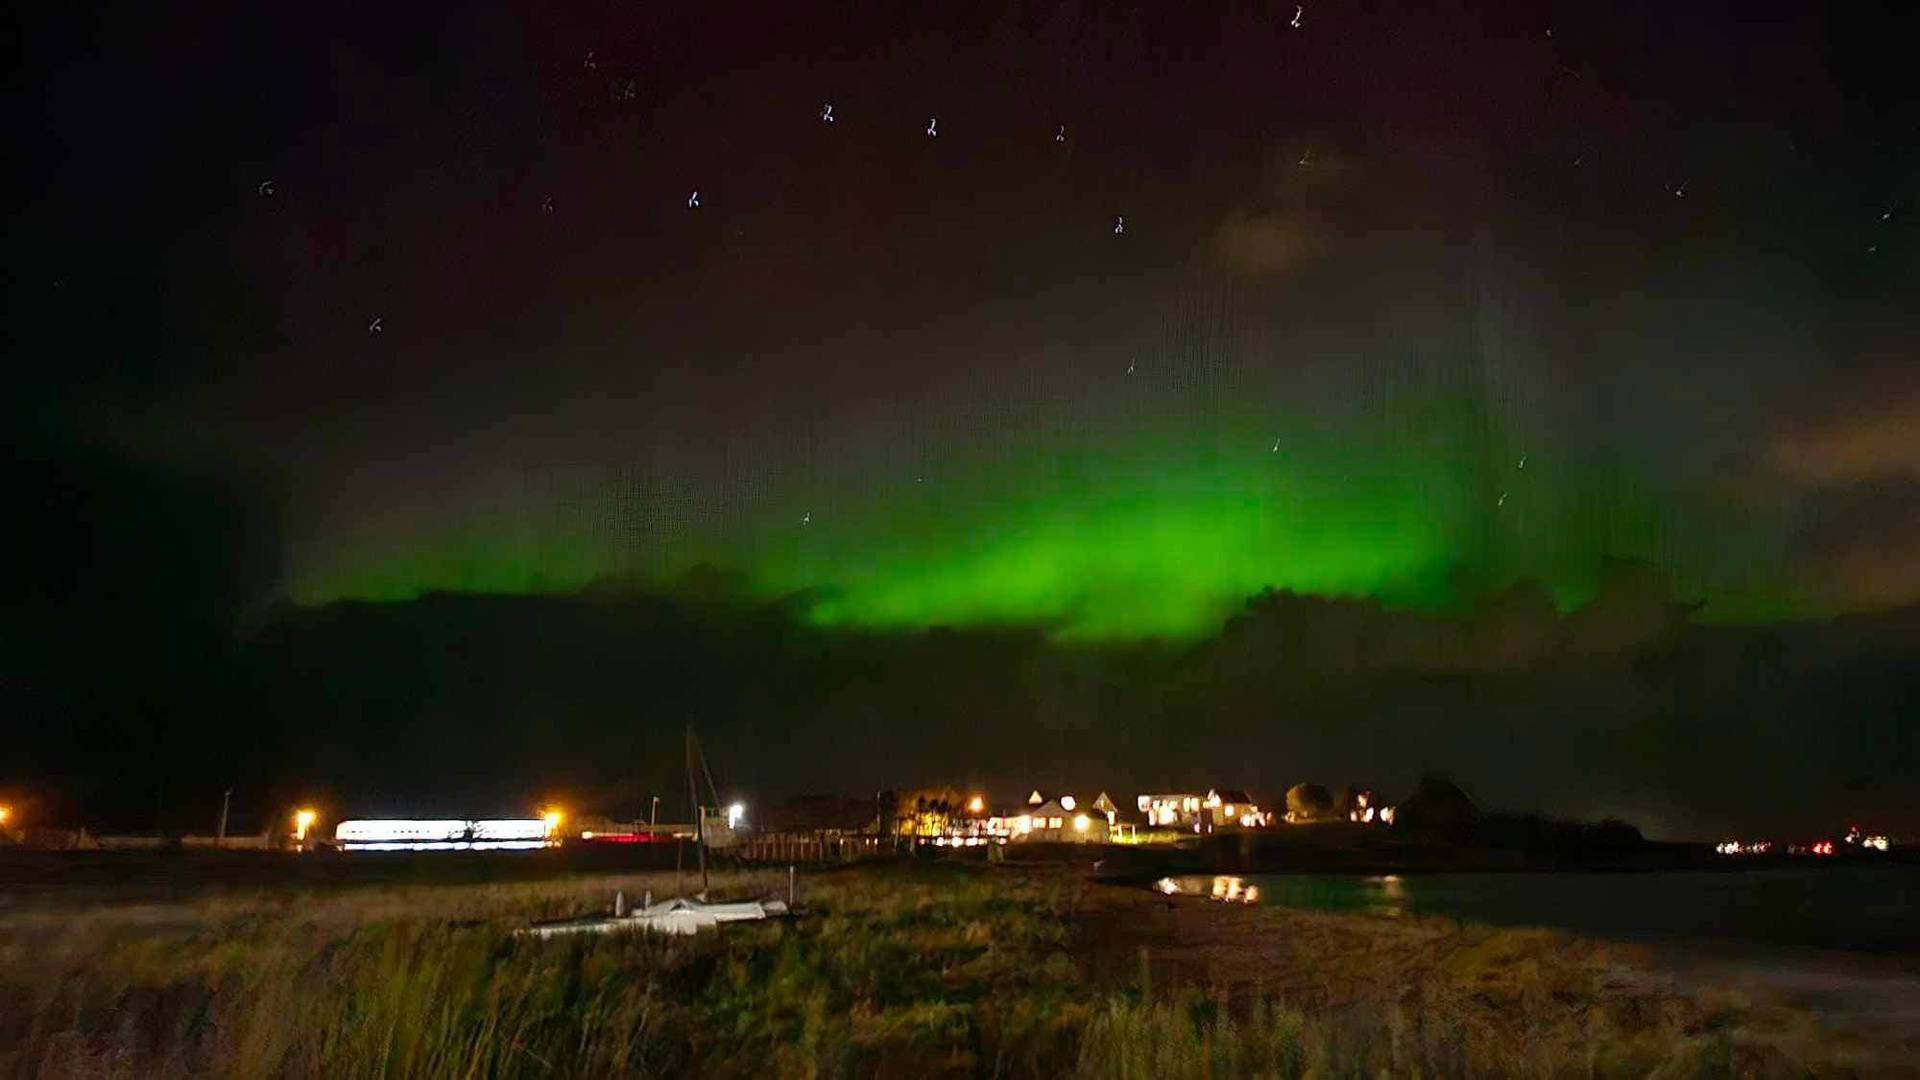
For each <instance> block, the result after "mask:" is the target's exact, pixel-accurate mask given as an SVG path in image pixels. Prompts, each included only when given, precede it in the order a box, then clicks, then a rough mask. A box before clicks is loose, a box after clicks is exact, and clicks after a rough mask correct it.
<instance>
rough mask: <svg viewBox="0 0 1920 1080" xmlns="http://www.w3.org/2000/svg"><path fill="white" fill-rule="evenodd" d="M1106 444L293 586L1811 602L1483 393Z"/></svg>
mask: <svg viewBox="0 0 1920 1080" xmlns="http://www.w3.org/2000/svg"><path fill="white" fill-rule="evenodd" d="M1136 427H1137V425H1136ZM1098 441H1099V443H1101V444H1102V445H1079V446H1068V447H1064V448H1061V447H1051V448H1050V447H1047V446H1044V445H1042V444H1041V441H1040V440H1037V439H1035V440H1029V441H1028V442H1027V443H1026V444H1024V445H1022V446H1019V447H1015V448H1007V449H1005V450H1004V451H1003V452H1002V453H999V454H997V455H995V456H994V457H993V458H992V459H991V460H976V461H973V462H971V463H968V464H965V465H962V466H958V467H955V468H953V469H951V470H950V471H949V472H947V473H945V474H936V475H931V476H924V477H916V476H914V475H911V474H910V471H908V470H904V469H902V468H901V467H899V466H897V465H893V464H889V465H887V466H884V467H879V468H875V469H872V470H869V472H868V474H867V475H865V476H863V477H861V478H860V482H859V483H852V482H848V483H846V484H844V485H843V486H842V487H840V488H838V489H835V492H834V493H833V494H832V496H831V497H830V498H826V499H821V500H816V501H813V502H811V503H809V501H808V500H805V499H802V498H800V497H799V496H798V494H797V493H795V492H790V491H779V490H774V491H771V492H768V493H765V494H762V495H761V496H760V497H759V498H757V499H756V500H755V501H754V502H753V504H752V505H751V506H749V507H747V508H746V509H745V511H743V513H742V514H740V515H735V516H733V517H731V518H729V520H728V521H727V523H726V524H725V525H712V524H707V525H703V524H701V523H700V522H698V521H696V522H693V523H691V524H688V525H686V526H684V527H680V528H677V529H675V530H671V531H668V532H665V533H662V532H660V531H658V530H656V531H655V532H653V533H651V534H649V535H651V536H652V537H654V539H653V540H652V542H649V543H640V542H637V541H635V540H633V539H631V538H630V536H628V538H625V539H623V538H622V537H623V536H627V535H628V534H626V533H623V531H622V530H621V529H619V528H610V527H608V524H607V522H605V521H604V520H601V518H602V517H604V515H595V514H592V513H588V514H584V515H582V514H578V513H575V514H571V515H555V514H553V513H551V512H535V513H533V514H526V513H521V514H519V515H514V514H508V513H506V512H503V511H498V510H495V511H493V512H491V513H481V514H467V515H464V516H461V515H449V520H457V521H460V522H461V524H460V525H459V526H457V527H446V526H444V525H442V526H440V527H437V528H435V527H427V528H421V527H418V526H416V527H413V528H410V529H408V530H406V534H407V535H406V536H405V537H404V538H403V539H400V540H393V539H385V540H383V541H382V542H380V543H377V544H376V543H372V542H365V541H363V542H360V543H345V544H341V545H339V546H337V547H335V548H333V549H331V550H330V553H329V554H330V557H329V558H326V559H314V560H312V563H313V565H311V566H296V567H295V570H296V573H295V576H294V580H293V584H294V588H293V590H292V592H293V597H294V599H295V600H296V601H298V602H302V603H309V604H313V603H325V602H328V601H331V600H336V599H362V600H375V601H389V600H404V599H408V598H412V597H415V596H418V595H420V594H422V593H424V592H430V591H463V592H479V593H549V594H559V593H569V592H574V591H577V590H579V589H581V588H583V587H584V586H586V585H588V584H590V583H592V582H594V581H595V580H597V579H603V578H621V579H628V580H635V579H637V580H639V581H641V582H643V583H646V584H652V585H665V584H668V583H671V582H672V581H673V580H674V579H675V578H677V577H678V576H680V575H681V574H684V573H685V572H686V571H687V570H688V569H689V568H691V567H694V566H698V565H702V564H705V565H712V566H716V567H721V568H725V569H729V570H735V571H738V572H740V573H742V574H743V575H744V576H745V580H746V581H747V582H748V583H749V587H750V588H751V590H752V591H753V592H754V594H755V595H757V596H759V597H762V598H765V599H775V598H781V597H794V596H796V595H797V596H799V597H800V598H801V604H800V610H801V611H802V612H804V617H805V618H806V619H807V620H809V621H810V622H811V623H813V624H815V625H820V626H844V627H863V628H914V627H925V626H930V625H949V626H964V625H990V624H1035V623H1038V624H1045V625H1048V626H1050V627H1052V629H1053V632H1054V633H1056V634H1057V635H1059V636H1061V637H1067V638H1079V639H1093V640H1113V639H1138V638H1149V637H1165V638H1175V639H1193V638H1199V637H1204V636H1206V635H1209V634H1212V633H1214V632H1217V631H1218V629H1219V628H1220V626H1221V623H1222V621H1223V620H1224V619H1225V618H1227V617H1228V616H1230V615H1231V614H1232V613H1233V612H1234V611H1235V610H1236V609H1237V608H1239V607H1240V606H1241V605H1242V604H1243V603H1244V602H1245V601H1246V599H1247V598H1248V597H1249V596H1251V595H1253V594H1255V593H1257V592H1259V591H1260V590H1261V589H1263V588H1267V587H1273V588H1284V589H1292V590H1295V591H1299V592H1306V593H1314V594H1321V595H1334V596H1351V597H1371V598H1374V599H1377V600H1379V601H1381V602H1383V603H1385V604H1388V605H1390V606H1395V607H1405V608H1414V609H1421V610H1435V611H1438V610H1449V609H1455V608H1458V607H1460V606H1462V605H1465V604H1470V603H1472V602H1474V601H1476V600H1477V599H1480V598H1482V597H1484V596H1486V595H1489V594H1490V593H1492V592H1494V591H1497V590H1499V589H1502V588H1505V587H1507V586H1510V585H1512V584H1513V583H1515V582H1518V581H1521V580H1528V579H1531V580H1535V581H1539V582H1541V583H1542V584H1544V585H1545V586H1546V587H1547V588H1548V590H1549V592H1550V593H1551V594H1552V596H1553V597H1554V599H1555V601H1556V602H1557V603H1558V604H1559V605H1560V606H1561V607H1562V608H1563V609H1564V608H1572V607H1576V606H1578V605H1580V604H1581V603H1584V602H1585V601H1586V600H1587V599H1588V598H1589V597H1590V596H1591V595H1592V593H1593V590H1594V589H1595V587H1596V585H1597V583H1598V581H1599V578H1600V575H1601V574H1602V573H1603V571H1604V568H1605V566H1606V563H1607V562H1608V560H1634V561H1639V562H1644V563H1650V564H1654V565H1657V566H1660V567H1662V568H1663V569H1665V570H1666V571H1667V573H1668V575H1669V577H1670V578H1671V580H1672V583H1673V585H1674V587H1675V590H1676V594H1677V595H1681V596H1684V597H1687V598H1690V599H1699V600H1703V601H1705V602H1706V604H1707V606H1706V609H1705V610H1704V611H1703V613H1702V616H1703V617H1704V618H1708V619H1715V620H1734V621H1744V620H1751V619H1761V618H1773V617H1778V616H1780V615H1782V614H1786V613H1790V612H1791V611H1792V610H1793V609H1794V608H1796V607H1798V606H1800V605H1797V604H1795V603H1793V602H1791V601H1790V599H1789V598H1788V593H1787V590H1785V589H1784V588H1783V587H1781V586H1780V584H1779V583H1778V582H1777V581H1776V580H1774V579H1772V578H1770V577H1769V576H1768V574H1767V570H1766V567H1767V564H1768V558H1769V555H1770V552H1769V549H1768V546H1767V544H1766V542H1765V534H1764V532H1763V531H1761V530H1757V529H1756V528H1755V526H1754V525H1753V523H1751V522H1742V521H1739V520H1737V519H1730V520H1717V521H1716V520H1711V519H1710V518H1709V517H1708V515H1705V514H1702V513H1700V512H1698V511H1695V512H1693V513H1691V514H1683V513H1682V512H1681V511H1680V510H1679V509H1678V507H1679V506H1680V505H1681V500H1680V499H1678V498H1677V497H1675V496H1674V495H1673V494H1672V493H1665V492H1662V491H1660V489H1659V488H1658V487H1657V486H1655V485H1653V484H1651V483H1649V482H1647V481H1646V480H1645V479H1643V478H1641V477H1638V476H1636V475H1635V472H1634V470H1633V468H1632V467H1631V465H1630V464H1628V463H1623V462H1618V461H1609V460H1606V459H1605V458H1602V457H1598V456H1595V455H1592V454H1588V455H1585V456H1577V455H1573V454H1561V455H1556V454H1553V453H1540V452H1537V451H1536V452H1534V453H1532V454H1530V455H1528V456H1527V457H1526V459H1525V460H1524V461H1523V460H1522V459H1521V457H1520V456H1519V452H1516V451H1513V450H1511V449H1510V445H1511V440H1509V439H1506V438H1492V437H1489V436H1487V435H1486V434H1485V427H1484V425H1483V424H1479V423H1478V422H1477V418H1476V417H1475V416H1474V415H1473V411H1472V410H1471V409H1459V408H1456V409H1454V410H1452V411H1451V413H1450V414H1449V413H1447V412H1443V411H1441V410H1438V409H1429V410H1427V412H1426V414H1425V415H1424V416H1422V418H1421V419H1420V422H1417V423H1406V422H1404V418H1403V422H1402V423H1400V424H1398V425H1397V426H1396V427H1395V428H1394V429H1393V430H1391V431H1379V430H1376V431H1373V432H1371V433H1363V434H1360V435H1356V433H1355V431H1354V429H1353V428H1352V426H1351V425H1349V426H1346V427H1345V428H1342V429H1339V430H1335V429H1333V428H1331V427H1330V426H1327V425H1321V424H1314V423H1309V422H1306V421H1304V420H1296V421H1295V422H1294V423H1292V424H1291V425H1289V430H1287V431H1286V433H1285V434H1283V435H1280V436H1275V435H1274V434H1273V433H1272V427H1271V425H1269V426H1268V428H1267V429H1266V430H1265V431H1261V430H1258V429H1256V428H1255V427H1254V426H1253V425H1252V424H1251V423H1248V422H1244V421H1243V422H1235V423H1231V424H1227V423H1221V424H1218V425H1215V426H1214V427H1213V429H1212V437H1210V438H1208V439H1207V440H1205V441H1204V443H1197V442H1196V441H1195V440H1194V439H1193V437H1192V434H1191V429H1188V430H1187V431H1185V432H1183V431H1181V430H1179V429H1178V428H1177V427H1175V426H1174V425H1172V424H1168V425H1166V426H1165V428H1164V429H1163V430H1159V431H1154V430H1144V431H1143V430H1137V429H1136V430H1134V431H1133V432H1131V434H1130V435H1129V437H1127V438H1124V439H1120V438H1107V439H1101V440H1098ZM1490 447H1491V449H1490ZM643 512H644V511H643ZM1755 581H1758V582H1761V583H1763V586H1762V587H1761V588H1759V589H1754V588H1753V587H1752V586H1751V583H1752V582H1755Z"/></svg>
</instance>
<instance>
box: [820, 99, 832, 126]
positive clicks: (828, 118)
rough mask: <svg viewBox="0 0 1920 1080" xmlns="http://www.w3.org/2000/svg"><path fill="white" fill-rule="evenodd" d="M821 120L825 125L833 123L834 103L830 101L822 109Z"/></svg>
mask: <svg viewBox="0 0 1920 1080" xmlns="http://www.w3.org/2000/svg"><path fill="white" fill-rule="evenodd" d="M820 119H821V121H822V122H823V123H828V124H831V123H833V102H831V101H829V102H827V103H826V104H824V105H822V106H821V107H820Z"/></svg>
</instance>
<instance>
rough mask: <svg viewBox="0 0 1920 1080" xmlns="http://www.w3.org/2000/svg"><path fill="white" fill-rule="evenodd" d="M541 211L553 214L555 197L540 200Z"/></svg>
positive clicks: (549, 196)
mask: <svg viewBox="0 0 1920 1080" xmlns="http://www.w3.org/2000/svg"><path fill="white" fill-rule="evenodd" d="M540 209H541V210H544V211H546V212H547V213H549V214H551V213H553V196H551V195H548V196H546V197H544V198H542V199H541V200H540Z"/></svg>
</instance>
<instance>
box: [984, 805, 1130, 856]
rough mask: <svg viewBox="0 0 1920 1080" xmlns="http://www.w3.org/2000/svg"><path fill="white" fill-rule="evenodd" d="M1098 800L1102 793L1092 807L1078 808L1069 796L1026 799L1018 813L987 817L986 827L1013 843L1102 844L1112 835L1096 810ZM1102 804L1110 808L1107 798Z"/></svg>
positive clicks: (1107, 819)
mask: <svg viewBox="0 0 1920 1080" xmlns="http://www.w3.org/2000/svg"><path fill="white" fill-rule="evenodd" d="M1034 794H1035V795H1038V794H1039V792H1035V793H1034ZM1101 799H1106V795H1105V793H1104V792H1103V793H1102V794H1101V797H1100V799H1095V800H1094V805H1093V806H1081V805H1080V802H1079V800H1078V799H1075V798H1074V797H1073V796H1072V795H1059V796H1055V797H1054V798H1051V799H1041V801H1040V802H1038V803H1034V802H1033V800H1031V799H1029V800H1028V805H1027V806H1026V807H1025V808H1024V809H1022V810H1021V811H1020V812H1018V813H1013V814H1002V815H1000V816H997V817H992V818H988V819H987V828H988V830H989V831H990V832H992V833H995V834H997V835H1004V836H1006V837H1007V838H1008V839H1010V840H1012V841H1013V842H1015V843H1030V842H1031V843H1043V844H1046V843H1053V844H1104V843H1106V842H1107V840H1108V837H1109V836H1111V835H1112V832H1113V826H1114V821H1113V819H1112V818H1110V817H1109V816H1108V814H1107V812H1106V811H1103V810H1101V809H1099V803H1100V801H1101ZM1106 802H1107V805H1108V806H1112V805H1113V800H1111V799H1106Z"/></svg>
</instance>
